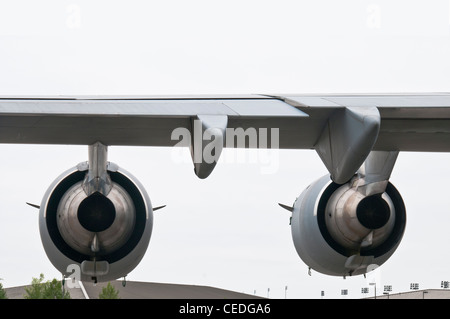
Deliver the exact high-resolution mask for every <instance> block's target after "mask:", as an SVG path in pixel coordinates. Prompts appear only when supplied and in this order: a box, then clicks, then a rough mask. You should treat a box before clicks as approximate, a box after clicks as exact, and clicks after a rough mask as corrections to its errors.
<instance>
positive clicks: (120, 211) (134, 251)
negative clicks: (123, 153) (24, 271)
mask: <svg viewBox="0 0 450 319" xmlns="http://www.w3.org/2000/svg"><path fill="white" fill-rule="evenodd" d="M88 166H89V164H88V163H87V162H85V163H80V164H79V165H78V166H76V167H73V168H71V169H69V170H67V171H66V172H64V173H63V174H61V175H60V176H59V177H58V178H57V179H56V180H55V181H54V182H53V183H52V184H51V185H50V187H49V188H48V190H47V192H46V193H45V195H44V198H43V200H42V203H41V206H40V213H39V229H40V234H41V239H42V243H43V246H44V249H45V252H46V254H47V256H48V258H49V259H50V261H51V262H52V264H53V265H54V266H55V267H56V268H57V269H58V270H59V271H60V272H61V273H62V274H71V273H72V272H73V270H74V269H75V270H76V269H78V270H79V276H80V278H77V279H79V280H82V281H88V280H92V281H94V282H97V281H110V280H114V279H117V278H120V277H124V276H126V275H127V274H128V273H129V272H131V271H132V270H133V269H134V268H135V267H136V266H137V265H138V264H139V262H140V261H141V259H142V257H143V256H144V254H145V251H146V250H147V247H148V244H149V241H150V236H151V232H152V226H153V211H152V206H151V203H150V199H149V197H148V195H147V193H146V192H145V190H144V188H143V187H142V185H141V184H140V183H139V182H138V180H137V179H136V178H135V177H133V176H132V175H131V174H130V173H128V172H127V171H125V170H124V169H122V168H119V167H118V166H117V165H116V164H114V163H110V162H108V166H107V175H108V176H109V178H110V179H109V178H108V180H109V185H108V187H109V191H108V193H107V195H104V194H102V193H101V192H98V191H96V192H93V193H92V194H90V195H87V194H89V192H88V193H87V192H86V191H85V188H84V187H83V185H84V184H83V183H84V181H85V179H86V176H87V172H88ZM74 266H75V267H79V268H74Z"/></svg>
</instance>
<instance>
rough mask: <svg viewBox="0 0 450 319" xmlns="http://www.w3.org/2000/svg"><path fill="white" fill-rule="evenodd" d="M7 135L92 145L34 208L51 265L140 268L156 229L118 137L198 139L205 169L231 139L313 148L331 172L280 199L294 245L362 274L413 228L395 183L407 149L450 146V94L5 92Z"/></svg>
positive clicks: (7, 138)
mask: <svg viewBox="0 0 450 319" xmlns="http://www.w3.org/2000/svg"><path fill="white" fill-rule="evenodd" d="M230 132H231V133H230ZM174 133H175V134H174ZM185 136H188V137H185ZM174 137H175V138H174ZM180 137H183V138H182V139H181V138H180ZM255 138H256V139H257V143H255V141H251V140H252V139H255ZM185 139H186V140H187V142H188V143H186V144H183V145H181V144H180V140H183V141H185ZM269 141H270V143H269ZM0 143H22V144H24V143H28V144H80V145H82V144H85V145H89V147H88V161H87V162H82V163H79V164H78V165H77V166H76V167H73V168H71V169H69V170H67V171H66V172H64V173H62V174H61V175H60V176H59V177H58V178H57V179H56V180H55V181H54V182H53V183H52V184H51V185H50V187H49V188H48V190H47V192H46V193H45V195H44V198H43V200H42V202H41V205H34V206H36V207H37V206H39V207H40V214H39V227H40V234H41V239H42V242H43V246H44V248H45V250H46V253H47V255H48V257H49V259H50V261H51V262H52V263H53V265H54V266H55V267H56V268H57V269H58V270H59V271H60V272H61V273H66V271H68V269H69V268H68V265H69V266H71V267H72V266H74V265H75V266H77V267H80V268H79V269H80V270H81V272H80V274H81V275H82V277H81V279H82V280H93V281H94V282H97V281H109V280H113V279H117V278H119V277H122V276H125V275H127V274H128V273H129V272H130V271H132V270H133V269H134V268H135V267H136V266H137V264H138V263H139V262H140V260H141V258H142V257H143V255H144V253H145V250H146V249H147V246H148V244H149V239H150V236H151V232H152V227H153V217H152V216H153V215H152V209H151V202H150V199H149V197H148V195H147V193H146V192H145V189H144V187H143V186H142V184H140V183H139V181H138V180H137V179H136V178H135V177H133V176H132V175H131V174H130V173H129V172H127V171H125V170H124V169H123V168H121V167H120V166H118V165H116V164H114V163H111V162H109V161H108V158H107V148H108V146H110V145H135V146H166V147H170V146H175V145H178V146H189V147H190V150H191V155H192V160H193V163H194V171H195V173H196V175H197V176H198V177H199V178H206V177H208V176H209V174H210V173H211V172H212V171H213V169H214V167H215V165H216V163H217V160H218V158H219V156H220V154H221V152H222V150H223V147H258V148H281V149H314V150H315V151H316V152H317V153H318V155H319V157H320V158H321V160H322V161H323V163H324V164H325V166H326V168H327V169H328V171H329V173H330V174H329V175H326V176H324V177H322V178H320V179H318V180H316V181H315V182H314V183H312V184H311V185H310V187H308V188H307V189H306V190H305V191H304V192H303V193H302V194H301V195H300V196H299V197H298V198H297V199H296V201H295V203H294V205H293V206H292V207H289V206H287V205H282V207H284V208H286V209H288V210H289V211H290V212H291V213H292V218H291V225H292V226H291V229H292V236H293V241H294V246H295V248H296V250H297V252H298V254H299V256H300V257H301V258H302V260H303V261H304V262H305V263H306V264H307V265H308V266H309V267H310V269H311V268H312V269H315V270H317V271H320V272H322V273H325V274H329V275H335V276H340V275H342V276H347V275H357V274H362V273H365V272H368V271H369V270H370V269H369V268H370V266H371V265H381V264H383V263H384V262H385V261H386V260H387V259H388V258H389V257H390V256H391V255H392V254H393V252H394V251H395V249H396V248H397V246H398V244H399V243H400V241H401V238H402V236H403V233H404V229H405V225H406V224H405V223H406V210H405V206H404V204H403V201H402V198H401V196H400V194H399V193H398V191H397V190H396V189H395V187H393V185H392V184H390V182H389V177H390V175H391V172H392V169H393V167H394V164H395V161H396V158H397V155H398V152H399V151H440V152H442V151H450V94H448V93H436V94H389V95H388V94H385V95H277V96H269V95H249V96H185V97H163V96H160V97H112V96H109V97H88V96H84V97H80V96H79V97H0ZM211 159H212V161H211ZM330 178H331V179H330ZM332 182H334V183H332ZM113 185H114V187H113ZM155 210H156V209H155ZM115 216H119V217H117V218H116V217H115ZM97 258H98V259H97ZM70 269H73V268H70ZM68 275H69V278H70V274H68Z"/></svg>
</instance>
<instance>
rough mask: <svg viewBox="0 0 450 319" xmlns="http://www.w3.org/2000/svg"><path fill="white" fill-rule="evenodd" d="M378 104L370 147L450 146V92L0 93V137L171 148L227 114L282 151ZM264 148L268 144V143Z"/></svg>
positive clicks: (310, 145)
mask: <svg viewBox="0 0 450 319" xmlns="http://www.w3.org/2000/svg"><path fill="white" fill-rule="evenodd" d="M367 107H376V108H377V109H378V111H379V113H380V117H381V125H380V130H379V134H378V138H377V140H376V143H375V145H374V148H373V149H374V150H383V151H393V150H396V151H429V152H446V151H450V94H448V93H436V94H386V95H283V96H281V95H280V96H268V95H250V96H189V97H37V98H33V97H2V98H0V143H15V144H17V143H18V144H78V145H83V144H84V145H91V144H93V143H95V142H97V141H101V142H102V143H104V144H105V145H133V146H173V145H175V144H177V142H178V141H177V140H172V138H171V135H172V132H173V130H174V129H176V128H186V129H188V130H192V120H193V119H195V118H196V117H198V116H226V117H227V119H228V121H227V128H242V129H244V130H246V129H248V128H255V129H256V131H257V132H259V129H261V128H266V129H267V130H268V131H269V132H270V130H271V129H272V128H277V129H278V130H279V147H280V148H282V149H314V148H315V145H316V143H317V141H318V139H319V138H320V136H321V134H322V132H323V130H324V127H325V126H326V125H327V123H328V120H329V119H330V117H331V116H332V115H333V114H334V113H335V112H337V111H338V110H341V109H343V108H367ZM269 146H270V145H269Z"/></svg>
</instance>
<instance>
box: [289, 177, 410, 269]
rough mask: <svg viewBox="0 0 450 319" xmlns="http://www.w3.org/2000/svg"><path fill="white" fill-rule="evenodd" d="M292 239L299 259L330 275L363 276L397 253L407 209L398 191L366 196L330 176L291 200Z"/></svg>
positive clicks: (389, 189) (316, 182)
mask: <svg viewBox="0 0 450 319" xmlns="http://www.w3.org/2000/svg"><path fill="white" fill-rule="evenodd" d="M291 225H292V226H291V227H292V237H293V241H294V246H295V248H296V250H297V253H298V254H299V256H300V258H301V259H302V260H303V262H305V264H307V265H308V266H309V267H311V268H312V269H314V270H316V271H318V272H320V273H323V274H327V275H332V276H348V275H358V274H364V273H366V272H367V271H370V270H371V269H370V267H369V269H367V268H368V266H370V265H377V266H381V265H382V264H383V263H384V262H385V261H386V260H388V259H389V257H390V256H391V255H392V254H393V253H394V251H395V250H396V249H397V247H398V245H399V244H400V241H401V239H402V237H403V233H404V230H405V226H406V210H405V205H404V203H403V200H402V198H401V196H400V194H399V192H398V191H397V189H396V188H395V187H394V186H393V185H392V184H391V183H388V185H387V187H386V190H385V192H384V193H383V194H376V195H371V196H365V195H363V194H362V193H360V192H358V190H357V187H356V186H354V184H353V183H352V181H350V182H349V183H347V184H343V185H339V184H336V183H334V182H333V181H332V180H331V179H330V176H329V175H326V176H323V177H322V178H320V179H318V180H317V181H315V182H314V183H312V184H311V185H310V186H309V187H308V188H307V189H306V190H305V191H304V192H303V193H302V194H301V195H300V196H299V197H298V198H297V200H296V201H295V203H294V207H293V211H292V221H291Z"/></svg>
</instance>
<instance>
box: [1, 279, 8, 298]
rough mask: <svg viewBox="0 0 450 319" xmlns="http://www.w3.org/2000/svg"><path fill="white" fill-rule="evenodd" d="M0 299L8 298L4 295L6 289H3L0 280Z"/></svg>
mask: <svg viewBox="0 0 450 319" xmlns="http://www.w3.org/2000/svg"><path fill="white" fill-rule="evenodd" d="M0 280H2V279H1V278H0ZM0 299H8V296H6V291H5V289H3V285H2V283H1V282H0Z"/></svg>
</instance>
